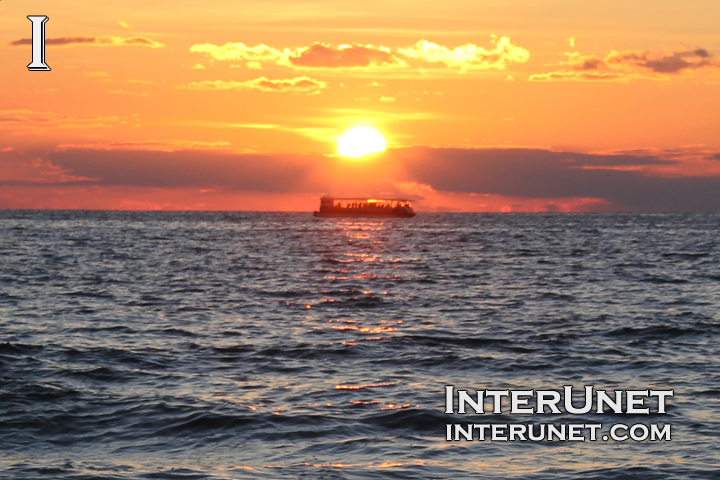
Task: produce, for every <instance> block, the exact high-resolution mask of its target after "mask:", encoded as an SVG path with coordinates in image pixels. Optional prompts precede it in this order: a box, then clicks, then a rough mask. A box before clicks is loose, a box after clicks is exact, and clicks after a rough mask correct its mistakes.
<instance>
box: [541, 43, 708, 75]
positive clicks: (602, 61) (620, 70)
mask: <svg viewBox="0 0 720 480" xmlns="http://www.w3.org/2000/svg"><path fill="white" fill-rule="evenodd" d="M559 65H562V66H565V67H566V69H564V70H557V71H554V72H549V73H541V74H535V75H531V76H530V80H531V81H569V80H572V81H620V82H627V81H630V80H634V79H640V78H644V79H648V80H669V79H671V78H672V76H678V75H692V74H694V73H695V72H698V71H701V70H702V71H709V70H713V71H715V72H717V71H718V68H720V60H719V59H718V58H717V57H712V56H711V55H710V54H709V53H708V52H707V50H705V49H702V48H697V49H694V50H691V49H687V48H681V49H677V50H674V51H671V52H662V53H650V52H643V51H635V50H624V51H617V50H611V51H610V52H609V53H607V54H606V55H605V56H602V57H600V56H597V55H582V54H580V53H579V52H571V53H568V52H566V53H565V60H564V61H561V62H560V63H559Z"/></svg>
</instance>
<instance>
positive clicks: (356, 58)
mask: <svg viewBox="0 0 720 480" xmlns="http://www.w3.org/2000/svg"><path fill="white" fill-rule="evenodd" d="M288 61H289V62H290V64H292V65H293V66H295V67H304V68H347V67H397V66H400V67H402V66H404V65H405V64H404V62H403V61H402V60H400V59H399V58H397V57H396V56H395V55H393V54H392V53H391V52H390V49H389V48H386V47H374V46H372V45H340V46H338V47H337V48H333V47H332V46H330V45H325V44H322V43H314V44H313V45H312V46H311V47H308V48H304V49H301V50H299V51H297V52H295V53H293V54H291V55H290V56H289V57H288Z"/></svg>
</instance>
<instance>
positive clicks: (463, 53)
mask: <svg viewBox="0 0 720 480" xmlns="http://www.w3.org/2000/svg"><path fill="white" fill-rule="evenodd" d="M491 38H492V42H493V44H494V48H492V49H491V50H486V49H485V48H482V47H479V46H477V45H474V44H472V43H468V44H467V45H464V46H460V47H456V48H455V49H452V50H451V49H449V48H448V47H445V46H442V45H438V44H436V43H432V42H429V41H427V40H420V41H418V42H417V43H416V44H415V45H412V46H410V47H407V48H399V49H397V51H395V52H393V51H392V50H391V49H390V48H388V47H384V46H375V45H362V44H343V45H339V46H337V47H333V46H332V45H329V44H325V43H314V44H312V45H311V46H309V47H299V48H295V49H289V48H284V49H282V50H280V49H277V48H274V47H270V46H268V45H265V44H260V45H255V46H248V45H246V44H244V43H241V42H238V43H232V42H228V43H226V44H225V45H214V44H211V43H203V44H196V45H193V46H191V47H190V52H193V53H200V54H203V55H206V56H209V57H211V58H213V59H214V60H220V61H241V60H242V61H246V62H253V64H260V63H261V62H270V63H274V64H276V65H279V66H284V67H288V68H292V69H295V70H303V69H338V68H380V69H384V68H408V66H409V65H408V64H407V62H406V59H407V60H416V61H417V60H419V61H422V62H429V63H441V64H443V65H445V66H446V67H451V68H459V69H460V70H461V71H463V72H465V71H468V70H488V69H499V70H503V69H506V68H507V67H508V66H510V65H513V64H516V63H525V62H527V60H528V58H530V54H529V52H528V51H527V50H525V49H524V48H521V47H518V46H516V45H514V44H513V42H512V40H511V39H510V38H509V37H500V38H497V37H495V36H492V37H491Z"/></svg>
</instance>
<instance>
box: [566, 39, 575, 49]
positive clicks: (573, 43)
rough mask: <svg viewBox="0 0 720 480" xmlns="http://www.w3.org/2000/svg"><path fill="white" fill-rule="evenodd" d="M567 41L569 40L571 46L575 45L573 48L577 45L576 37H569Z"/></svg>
mask: <svg viewBox="0 0 720 480" xmlns="http://www.w3.org/2000/svg"><path fill="white" fill-rule="evenodd" d="M567 42H568V45H570V46H571V47H573V48H574V47H575V37H570V38H568V39H567Z"/></svg>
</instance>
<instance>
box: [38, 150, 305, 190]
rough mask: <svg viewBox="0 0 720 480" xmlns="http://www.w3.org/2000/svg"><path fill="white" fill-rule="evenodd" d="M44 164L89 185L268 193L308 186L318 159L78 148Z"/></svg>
mask: <svg viewBox="0 0 720 480" xmlns="http://www.w3.org/2000/svg"><path fill="white" fill-rule="evenodd" d="M46 160H47V161H48V162H50V163H51V164H52V165H54V166H56V167H57V168H60V169H62V171H64V172H67V174H68V175H74V176H77V177H82V178H90V179H95V180H89V181H86V182H85V183H86V184H95V185H123V186H137V187H154V188H179V187H217V188H227V189H233V190H254V191H266V192H287V191H298V190H301V189H302V187H303V186H306V179H307V177H308V175H309V174H310V173H311V172H312V171H313V170H314V169H315V168H316V166H317V164H318V161H319V159H318V156H310V155H289V154H243V153H234V152H227V151H222V150H177V151H170V152H166V151H157V150H133V149H119V150H117V149H107V150H98V149H75V148H67V149H64V150H60V151H54V152H50V153H49V154H47V155H46Z"/></svg>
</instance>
